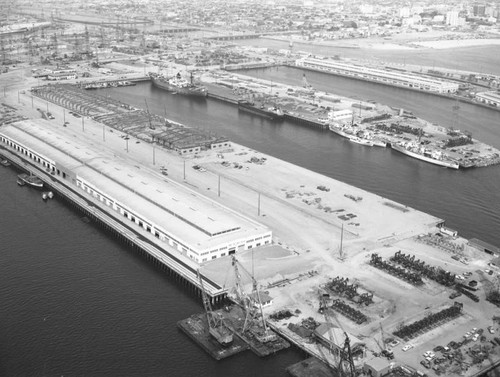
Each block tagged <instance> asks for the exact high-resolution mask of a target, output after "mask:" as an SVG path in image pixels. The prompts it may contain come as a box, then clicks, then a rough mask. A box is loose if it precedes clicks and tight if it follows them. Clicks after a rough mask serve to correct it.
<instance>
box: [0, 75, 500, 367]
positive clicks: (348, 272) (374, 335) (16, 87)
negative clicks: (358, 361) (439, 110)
mask: <svg viewBox="0 0 500 377" xmlns="http://www.w3.org/2000/svg"><path fill="white" fill-rule="evenodd" d="M24 75H25V74H24V73H21V72H20V71H17V72H16V71H14V72H11V73H9V74H6V75H2V76H1V77H0V79H1V85H0V87H5V88H6V92H5V96H4V98H3V101H2V102H5V103H8V104H10V105H13V106H16V107H18V108H19V109H20V112H21V113H22V114H24V115H26V116H28V117H31V118H40V113H39V112H38V111H37V110H36V108H37V107H40V108H42V109H45V107H46V106H47V105H46V102H45V101H42V100H39V99H37V98H32V97H31V95H30V93H29V92H28V91H26V92H25V93H24V94H21V93H20V91H21V90H24V89H26V87H28V86H29V85H32V84H33V82H34V80H33V79H26V78H25V77H24ZM26 76H27V75H26ZM18 91H19V92H18ZM18 93H19V94H18ZM1 94H2V93H1V91H0V95H1ZM18 97H19V99H18ZM49 108H50V111H51V112H52V113H53V114H54V116H55V117H56V119H55V120H53V121H51V123H50V124H51V126H50V127H52V128H53V129H59V130H61V132H71V133H74V134H75V135H76V136H75V137H78V138H79V139H81V140H85V141H87V142H89V143H91V144H92V145H93V147H94V148H96V149H97V150H112V151H113V153H115V155H116V156H117V158H121V159H124V160H125V161H128V162H130V163H133V164H137V163H140V164H142V165H144V166H146V167H148V168H150V169H151V171H152V172H153V173H152V174H160V170H159V167H160V166H161V165H164V166H166V167H167V168H168V171H169V178H171V179H173V180H176V181H178V182H180V183H182V184H185V185H187V186H188V187H190V188H191V189H194V190H196V191H198V192H200V193H204V194H205V195H206V196H208V197H210V198H211V199H213V200H215V201H217V202H219V203H221V204H223V205H226V206H228V207H231V208H233V209H235V210H237V211H238V212H240V213H242V214H244V215H245V216H247V217H249V218H251V219H254V220H257V221H259V222H261V223H263V224H265V225H267V226H268V227H269V228H271V229H272V230H273V240H274V245H273V246H271V247H263V248H258V249H255V250H247V251H245V252H243V253H239V254H238V255H237V259H238V261H239V263H241V271H240V273H241V276H242V284H243V285H244V288H245V289H246V290H247V292H249V290H250V289H251V288H250V287H251V279H250V275H251V273H252V272H253V274H254V276H255V278H256V279H257V281H258V286H259V288H260V289H262V290H265V291H267V292H269V294H270V295H271V296H272V297H273V298H274V304H273V305H272V306H271V307H269V308H267V309H266V310H265V311H266V313H268V314H269V313H271V312H274V311H276V310H279V309H283V308H288V309H290V310H291V311H292V312H295V311H296V310H297V309H298V313H300V314H298V315H297V316H296V317H295V316H294V317H292V318H291V319H289V320H287V321H282V322H280V323H277V326H279V327H280V328H282V329H283V331H286V324H287V323H290V322H300V321H301V320H302V319H303V318H307V317H313V318H315V319H316V320H318V321H324V318H323V316H322V315H320V314H319V313H318V311H317V310H318V306H319V300H318V293H317V292H318V288H319V287H320V285H322V284H324V283H326V282H327V281H328V280H329V279H331V278H334V277H336V276H342V277H348V278H349V279H350V282H356V283H357V284H359V291H360V292H365V291H366V292H372V293H373V294H374V304H373V305H371V306H370V307H366V308H365V307H363V308H358V309H359V310H361V311H363V312H364V313H365V314H366V315H367V316H368V317H369V319H370V320H369V322H368V323H366V324H363V325H361V326H358V325H356V324H355V323H354V322H352V321H350V320H348V319H347V318H345V317H343V316H341V315H337V316H336V319H335V321H336V322H337V323H338V324H339V326H341V327H343V328H344V329H345V330H347V331H348V332H350V333H351V334H354V335H356V336H357V337H359V338H361V339H363V340H364V341H365V342H366V343H367V345H368V348H369V349H370V350H372V351H379V349H378V346H377V341H378V342H379V343H380V338H381V331H380V324H382V326H383V328H384V332H386V333H387V334H390V333H391V332H392V331H393V330H394V329H395V328H396V327H397V326H398V325H399V324H401V323H403V322H404V323H409V322H411V321H413V320H416V319H419V318H422V317H423V316H424V315H425V314H426V313H427V312H429V311H433V312H436V311H438V310H439V309H440V308H442V307H443V306H447V305H450V304H451V302H450V300H448V299H447V297H448V295H449V294H450V292H451V291H450V289H444V288H442V287H441V286H439V285H438V284H437V283H433V282H426V284H425V285H424V286H423V287H419V288H417V287H414V286H411V285H410V284H408V283H405V282H403V281H401V280H399V279H397V278H395V277H393V276H391V275H388V274H386V273H385V272H382V271H380V270H377V269H375V268H373V267H371V266H370V265H369V264H368V261H369V258H370V254H371V253H372V252H377V253H379V254H380V255H382V256H383V257H389V256H390V255H392V254H393V253H394V252H395V251H397V250H403V251H404V252H405V253H410V254H415V255H417V256H418V257H419V258H421V259H423V260H425V261H426V262H427V263H429V264H432V265H441V266H443V268H446V269H449V270H450V271H452V272H457V273H461V272H464V271H472V272H474V273H475V277H476V278H477V279H490V278H489V277H487V276H484V274H482V273H480V272H477V271H478V270H479V271H481V269H483V268H485V266H486V259H485V256H484V255H482V254H480V253H479V252H475V251H474V250H472V249H466V251H465V253H466V255H467V256H468V257H469V258H470V259H471V260H474V262H473V263H471V264H469V265H464V264H461V263H459V262H457V261H455V260H452V259H451V258H450V254H449V253H448V252H446V251H444V250H441V249H438V248H436V247H432V246H429V245H426V244H423V243H421V242H418V241H416V240H415V239H414V237H415V236H417V235H419V234H425V233H428V232H430V231H435V228H434V226H435V224H436V223H437V222H438V221H439V219H437V218H435V217H433V216H431V215H428V214H425V213H422V212H420V211H417V210H414V209H412V208H408V207H406V206H404V205H402V204H397V203H394V202H392V201H389V200H388V199H384V198H382V197H380V196H377V195H374V194H372V193H369V192H366V191H363V190H361V189H358V188H355V187H352V186H348V185H347V184H345V183H342V182H339V181H335V180H333V179H331V178H328V177H326V176H323V175H321V174H318V173H315V172H312V171H309V170H306V169H303V168H300V167H298V166H294V165H292V164H290V163H287V162H285V161H282V160H279V159H276V158H273V157H270V156H265V155H264V154H262V153H260V152H258V151H255V150H251V149H249V148H247V147H244V146H240V145H233V148H232V150H228V151H225V152H223V153H216V152H207V153H204V154H203V155H202V156H201V157H197V158H194V157H193V158H190V159H183V158H181V157H180V156H178V155H177V154H175V153H173V152H171V151H167V150H164V149H162V148H158V147H157V148H155V152H154V153H155V163H154V164H153V158H152V156H153V147H152V145H151V144H148V143H145V142H140V143H137V141H138V140H137V141H136V140H134V139H131V140H130V141H129V144H128V151H127V150H126V148H125V144H124V140H123V139H122V138H120V135H121V133H120V132H118V131H114V132H111V130H109V129H104V132H105V136H106V137H105V140H103V126H102V125H101V124H99V123H96V122H94V121H92V120H91V119H88V118H86V119H85V129H84V130H83V127H82V120H81V119H78V118H74V117H72V116H69V115H68V114H67V113H66V121H68V122H69V125H68V127H67V128H66V129H63V127H62V123H63V114H64V113H63V110H62V108H60V107H58V106H55V105H53V104H49ZM221 156H223V158H221ZM252 157H256V158H260V159H261V158H263V157H264V158H265V159H266V160H265V161H264V163H263V164H256V163H252V162H248V161H249V160H250V159H251V158H252ZM223 161H226V162H228V163H230V167H225V166H223V165H222V162H223ZM234 163H238V164H240V165H241V166H242V168H241V169H239V168H235V167H234ZM193 165H201V166H203V167H205V168H206V169H207V171H206V172H199V171H195V170H194V169H192V166H193ZM184 172H185V173H184ZM219 179H220V196H219V193H218V184H219ZM319 185H323V186H325V187H327V188H329V189H330V191H328V192H327V191H322V190H319V189H318V188H317V186H319ZM345 195H351V196H352V197H360V198H362V199H361V200H359V201H354V200H352V199H350V198H348V197H346V196H345ZM259 196H260V211H259ZM306 202H307V203H306ZM308 203H309V204H308ZM319 203H320V204H321V206H319V205H318V204H319ZM325 207H329V208H330V209H331V210H332V211H340V210H343V211H341V212H331V211H325V210H324V208H325ZM341 214H352V215H355V216H356V217H352V218H351V219H350V220H346V221H343V220H342V219H340V218H339V216H340V215H341ZM342 226H343V228H344V232H343V247H342V253H340V242H341V233H342V231H341V230H342ZM457 242H458V241H457ZM246 271H248V272H246ZM203 272H204V273H206V274H207V275H208V276H210V277H212V278H213V279H215V280H217V281H219V283H221V284H222V285H224V286H226V287H227V288H228V289H229V290H230V292H231V291H232V290H233V288H232V287H233V286H234V282H235V272H234V266H232V261H231V259H230V258H228V257H226V258H221V259H219V260H215V261H212V262H210V263H207V264H205V265H204V266H203ZM283 279H288V280H285V281H283ZM280 281H282V282H281V284H277V286H274V285H273V283H279V282H280ZM460 301H461V302H463V303H464V305H465V307H464V312H465V314H464V315H463V316H462V317H460V318H459V319H457V320H455V321H453V322H450V323H448V324H446V325H445V326H441V327H439V328H437V329H435V330H433V331H431V332H429V333H427V334H425V335H423V336H421V337H419V338H417V339H415V340H414V342H413V345H414V346H415V348H414V349H412V350H411V351H408V352H406V353H404V352H402V351H401V347H400V346H398V347H397V348H395V354H396V358H397V360H398V361H404V362H408V363H409V364H410V365H413V366H415V367H418V365H416V364H418V361H419V355H421V354H422V353H423V352H424V351H426V350H427V349H431V348H433V347H434V346H436V345H438V344H445V343H447V342H448V341H450V340H459V339H460V338H461V336H462V334H463V333H464V332H465V331H467V330H470V329H471V328H472V327H480V328H485V327H486V326H488V325H491V316H492V315H493V313H495V312H496V313H497V314H498V312H497V310H496V309H495V308H494V307H493V306H492V305H491V304H488V303H486V302H485V300H484V294H482V299H481V302H480V303H478V304H474V303H473V302H472V301H470V300H469V299H467V298H463V297H462V298H461V300H460ZM353 306H354V304H353ZM386 336H387V335H386ZM312 347H313V346H312ZM314 347H317V346H314ZM316 352H317V354H318V355H321V354H324V353H325V350H324V349H317V350H316Z"/></svg>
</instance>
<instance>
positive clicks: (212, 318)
mask: <svg viewBox="0 0 500 377" xmlns="http://www.w3.org/2000/svg"><path fill="white" fill-rule="evenodd" d="M196 274H197V276H198V281H199V283H200V288H201V296H202V299H203V307H204V308H205V314H206V316H207V323H208V332H209V334H210V335H211V336H212V337H213V338H214V339H215V340H217V342H218V343H219V344H220V345H221V346H224V347H227V346H229V345H230V344H231V343H232V342H233V334H232V333H231V332H230V331H229V329H228V328H227V327H226V326H225V325H224V321H223V320H222V317H221V315H220V314H219V315H216V314H215V313H214V311H213V309H212V305H211V304H210V300H209V298H208V295H207V292H206V291H205V287H204V286H203V279H202V278H201V274H200V270H196Z"/></svg>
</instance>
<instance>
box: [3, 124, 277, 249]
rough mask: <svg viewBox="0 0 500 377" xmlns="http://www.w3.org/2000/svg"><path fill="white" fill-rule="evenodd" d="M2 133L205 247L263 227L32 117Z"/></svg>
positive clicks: (131, 208)
mask: <svg viewBox="0 0 500 377" xmlns="http://www.w3.org/2000/svg"><path fill="white" fill-rule="evenodd" d="M2 133H4V134H5V135H6V136H9V137H11V138H13V139H15V140H16V141H19V142H21V143H22V144H24V145H25V146H27V147H29V148H30V149H33V150H35V151H37V152H38V153H40V154H42V155H44V156H45V157H47V158H49V159H51V160H54V161H56V162H57V163H59V164H61V166H64V167H66V168H67V169H69V170H71V171H73V172H74V173H75V174H76V175H77V176H78V177H79V178H82V179H84V180H85V181H86V182H88V183H90V184H91V185H92V186H94V187H95V188H96V189H97V190H99V191H102V192H103V193H104V194H107V195H108V196H110V197H112V198H113V199H114V200H116V201H118V202H120V203H122V204H123V205H124V206H126V207H128V209H130V210H131V211H134V212H136V213H137V214H138V215H141V216H142V217H143V218H144V220H146V221H151V222H153V223H155V224H156V225H158V226H160V227H161V228H163V229H164V230H166V231H168V232H170V233H171V234H173V235H175V236H177V237H179V238H181V240H183V241H184V242H186V243H188V244H190V245H192V246H195V247H197V248H210V247H212V246H217V245H220V244H221V243H224V242H229V241H231V240H236V239H240V238H245V237H249V236H250V235H251V234H254V233H255V234H256V235H258V234H261V233H263V232H265V231H268V229H267V228H266V227H265V226H263V225H261V224H259V223H257V222H255V221H253V220H250V219H248V218H246V217H243V216H242V215H240V214H238V213H236V212H234V211H232V210H230V209H228V208H225V207H223V206H221V205H219V204H217V203H215V202H214V201H212V200H210V199H208V198H206V197H204V196H202V195H200V194H198V193H196V192H195V191H193V190H191V189H189V188H187V187H185V186H182V185H180V184H178V183H177V182H175V181H173V180H170V179H168V178H166V177H164V176H162V175H160V174H159V173H157V172H154V171H152V170H150V169H148V168H147V167H145V166H140V165H131V164H130V163H127V161H125V160H122V159H119V158H116V157H113V156H112V155H110V154H109V153H107V152H104V151H99V150H97V149H96V148H94V147H92V146H90V145H88V143H86V142H84V141H81V140H78V139H74V138H69V137H67V136H66V135H64V134H55V133H54V132H51V131H49V130H47V129H46V128H44V127H41V126H39V125H36V124H33V123H31V122H20V123H18V124H16V125H10V126H8V127H4V128H2Z"/></svg>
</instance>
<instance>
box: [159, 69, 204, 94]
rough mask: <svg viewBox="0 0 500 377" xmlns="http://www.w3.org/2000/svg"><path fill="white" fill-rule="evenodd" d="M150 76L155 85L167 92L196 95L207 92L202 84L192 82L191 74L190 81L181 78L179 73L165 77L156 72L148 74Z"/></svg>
mask: <svg viewBox="0 0 500 377" xmlns="http://www.w3.org/2000/svg"><path fill="white" fill-rule="evenodd" d="M150 77H151V81H152V83H153V85H154V86H155V87H157V88H160V89H163V90H166V91H168V92H172V93H177V94H184V95H188V96H196V97H206V96H207V94H208V92H207V88H205V87H204V86H203V85H198V84H195V83H193V77H192V75H191V81H188V80H186V79H183V78H182V76H181V74H180V73H177V75H175V76H173V77H165V76H162V75H157V74H150Z"/></svg>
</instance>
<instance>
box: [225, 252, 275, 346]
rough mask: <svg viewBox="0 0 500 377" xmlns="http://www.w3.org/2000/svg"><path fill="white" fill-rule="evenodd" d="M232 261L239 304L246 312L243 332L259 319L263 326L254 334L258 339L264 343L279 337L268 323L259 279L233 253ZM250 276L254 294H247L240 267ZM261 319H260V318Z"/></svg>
mask: <svg viewBox="0 0 500 377" xmlns="http://www.w3.org/2000/svg"><path fill="white" fill-rule="evenodd" d="M231 263H232V266H233V268H234V273H235V278H236V283H235V284H236V296H237V300H238V302H239V304H240V305H241V306H242V307H243V310H244V312H245V322H244V323H243V329H242V331H243V332H246V331H249V330H250V325H251V324H252V323H253V322H254V321H255V320H257V322H258V323H259V324H260V325H261V326H262V331H261V332H255V331H254V335H255V337H256V338H257V340H258V341H260V342H262V343H267V342H271V341H274V340H276V339H277V335H276V334H275V333H274V332H272V331H271V330H270V329H269V328H268V327H267V324H266V320H265V317H264V312H263V310H262V301H261V299H260V292H259V290H258V284H257V280H255V278H254V277H253V275H252V274H250V273H249V272H248V271H247V270H246V269H245V267H243V265H242V264H241V263H240V262H238V260H237V259H236V257H235V256H234V255H233V256H232V258H231ZM238 266H239V267H240V268H241V269H242V270H243V271H244V272H245V273H246V274H247V275H248V276H249V277H250V279H251V281H252V295H251V296H250V295H247V294H246V293H245V292H244V290H243V288H242V286H241V274H240V270H239V267H238ZM259 319H260V320H259Z"/></svg>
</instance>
